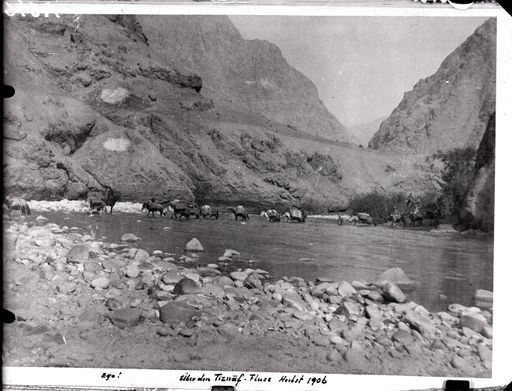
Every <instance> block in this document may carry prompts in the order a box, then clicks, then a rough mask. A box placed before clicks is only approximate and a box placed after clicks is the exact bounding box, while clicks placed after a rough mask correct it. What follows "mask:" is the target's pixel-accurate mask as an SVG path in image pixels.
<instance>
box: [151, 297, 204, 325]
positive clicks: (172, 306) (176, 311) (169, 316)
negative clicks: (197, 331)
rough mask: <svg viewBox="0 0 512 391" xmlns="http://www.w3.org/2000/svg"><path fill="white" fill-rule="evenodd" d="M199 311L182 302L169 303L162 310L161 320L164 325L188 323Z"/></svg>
mask: <svg viewBox="0 0 512 391" xmlns="http://www.w3.org/2000/svg"><path fill="white" fill-rule="evenodd" d="M195 315H197V311H196V310H195V309H193V308H192V307H191V306H189V305H188V304H185V303H182V302H172V301H170V302H168V303H167V304H165V305H164V306H163V307H162V308H160V320H161V321H162V322H163V323H181V322H183V323H186V322H188V321H189V320H190V318H192V317H193V316H195Z"/></svg>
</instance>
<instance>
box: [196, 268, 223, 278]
mask: <svg viewBox="0 0 512 391" xmlns="http://www.w3.org/2000/svg"><path fill="white" fill-rule="evenodd" d="M215 266H217V265H215ZM196 272H197V274H199V275H200V276H201V277H217V276H220V275H221V272H220V270H218V269H212V268H211V267H198V268H197V269H196Z"/></svg>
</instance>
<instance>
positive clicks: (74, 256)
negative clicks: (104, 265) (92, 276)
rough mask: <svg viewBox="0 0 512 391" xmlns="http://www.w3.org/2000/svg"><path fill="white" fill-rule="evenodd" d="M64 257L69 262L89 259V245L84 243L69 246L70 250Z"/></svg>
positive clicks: (81, 261) (83, 261) (80, 261)
mask: <svg viewBox="0 0 512 391" xmlns="http://www.w3.org/2000/svg"><path fill="white" fill-rule="evenodd" d="M66 259H67V261H68V262H69V263H85V262H87V261H89V247H88V246H86V245H85V244H78V245H76V246H73V247H71V250H69V251H68V253H67V255H66Z"/></svg>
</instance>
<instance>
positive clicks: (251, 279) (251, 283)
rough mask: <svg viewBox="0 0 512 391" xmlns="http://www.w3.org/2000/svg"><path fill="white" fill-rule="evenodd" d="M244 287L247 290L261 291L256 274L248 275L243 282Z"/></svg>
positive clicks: (259, 281)
mask: <svg viewBox="0 0 512 391" xmlns="http://www.w3.org/2000/svg"><path fill="white" fill-rule="evenodd" d="M244 286H245V287H247V288H249V289H261V287H262V284H261V280H260V278H259V276H258V274H257V273H255V272H252V273H250V274H249V275H248V276H247V278H246V279H245V280H244Z"/></svg>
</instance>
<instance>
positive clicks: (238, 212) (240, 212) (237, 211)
mask: <svg viewBox="0 0 512 391" xmlns="http://www.w3.org/2000/svg"><path fill="white" fill-rule="evenodd" d="M228 210H229V211H230V212H231V213H233V215H234V216H235V220H238V218H239V217H240V218H242V219H243V220H249V212H248V211H247V210H246V209H245V208H244V207H243V206H242V205H238V206H237V207H235V208H233V207H231V206H230V207H228Z"/></svg>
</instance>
